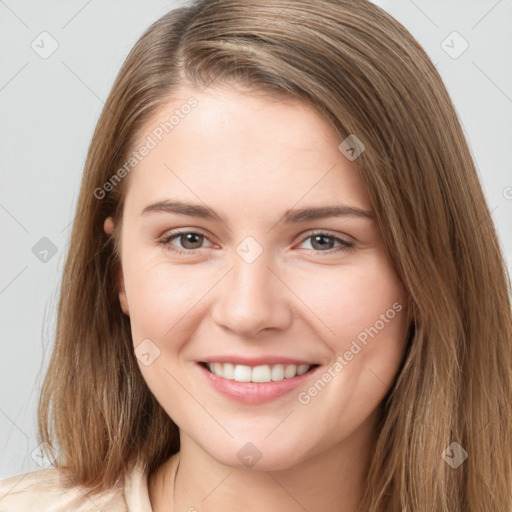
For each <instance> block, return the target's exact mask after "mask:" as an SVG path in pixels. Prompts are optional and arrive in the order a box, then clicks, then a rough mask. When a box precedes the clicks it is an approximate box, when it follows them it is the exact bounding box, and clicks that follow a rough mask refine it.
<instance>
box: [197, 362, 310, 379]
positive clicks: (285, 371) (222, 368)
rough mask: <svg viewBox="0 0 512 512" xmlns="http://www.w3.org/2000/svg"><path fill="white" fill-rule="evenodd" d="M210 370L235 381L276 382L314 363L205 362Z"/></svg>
mask: <svg viewBox="0 0 512 512" xmlns="http://www.w3.org/2000/svg"><path fill="white" fill-rule="evenodd" d="M205 364H206V366H207V368H208V369H209V370H210V372H212V373H214V374H215V375H217V376H218V377H222V378H223V379H227V380H234V381H236V382H261V383H263V382H278V381H281V380H284V379H292V378H293V377H296V376H298V375H302V374H303V373H306V372H307V371H308V370H310V369H311V368H312V366H314V365H309V364H301V365H296V364H286V365H285V364H274V365H268V364H264V365H259V366H247V365H243V364H233V363H217V362H214V363H205Z"/></svg>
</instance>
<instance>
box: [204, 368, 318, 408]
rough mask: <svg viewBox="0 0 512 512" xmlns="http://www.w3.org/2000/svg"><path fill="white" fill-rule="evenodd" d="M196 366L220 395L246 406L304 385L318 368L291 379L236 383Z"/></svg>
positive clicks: (270, 398)
mask: <svg viewBox="0 0 512 512" xmlns="http://www.w3.org/2000/svg"><path fill="white" fill-rule="evenodd" d="M197 366H198V367H199V369H200V370H201V373H202V374H203V375H204V377H205V378H206V380H207V381H208V383H209V384H210V385H211V386H213V388H214V389H216V390H217V391H218V392H220V393H221V394H223V395H225V396H227V397H229V398H233V399H235V400H238V401H239V402H243V403H246V404H261V403H264V402H270V401H271V400H274V399H275V398H278V397H280V396H283V395H285V394H286V393H289V392H290V391H293V390H294V389H295V388H297V387H298V386H300V385H301V384H304V382H305V381H306V380H307V379H309V378H310V377H311V376H312V375H313V374H314V373H316V371H317V370H318V369H319V368H320V366H316V367H315V368H313V369H311V370H308V371H307V372H306V373H303V374H302V375H297V376H296V377H292V378H291V379H283V380H279V381H276V382H274V381H271V382H261V383H258V382H238V381H236V380H230V379H223V378H222V377H219V376H218V375H215V374H214V373H212V372H210V371H209V370H208V369H206V368H205V367H204V366H203V365H202V364H199V363H197Z"/></svg>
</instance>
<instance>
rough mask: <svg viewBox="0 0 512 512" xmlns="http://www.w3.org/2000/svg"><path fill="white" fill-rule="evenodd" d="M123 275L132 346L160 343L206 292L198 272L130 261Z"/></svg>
mask: <svg viewBox="0 0 512 512" xmlns="http://www.w3.org/2000/svg"><path fill="white" fill-rule="evenodd" d="M127 268H128V269H131V270H129V271H128V272H126V273H125V287H126V293H127V297H128V304H129V308H130V322H131V325H132V331H133V333H134V342H135V341H136V340H137V339H138V338H141V337H142V338H146V337H147V338H154V339H155V340H163V339H165V338H166V337H167V336H169V335H170V333H171V331H172V330H173V329H178V327H179V324H180V322H181V320H182V319H183V318H184V317H185V315H187V314H188V313H189V312H190V311H191V310H192V309H193V307H194V304H196V303H197V301H198V300H199V299H200V298H201V296H203V295H204V294H205V293H206V292H207V291H208V286H207V284H208V283H207V280H206V279H205V278H204V276H203V275H202V273H201V272H184V271H183V269H182V268H181V267H180V266H179V265H174V266H172V265H170V264H169V263H166V262H162V261H161V258H160V260H159V261H154V260H151V259H150V258H147V259H144V258H133V259H132V260H131V261H130V262H129V264H128V262H127Z"/></svg>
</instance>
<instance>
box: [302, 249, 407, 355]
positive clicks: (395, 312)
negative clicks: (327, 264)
mask: <svg viewBox="0 0 512 512" xmlns="http://www.w3.org/2000/svg"><path fill="white" fill-rule="evenodd" d="M294 286H295V287H294V291H295V293H296V294H297V295H298V296H299V297H301V298H303V301H304V302H305V303H306V304H307V306H308V307H309V309H310V310H311V312H312V313H314V315H311V313H310V314H309V317H310V318H315V320H313V321H314V322H315V325H318V327H317V328H316V330H317V331H318V332H321V333H322V338H323V339H325V340H329V345H331V348H332V349H335V351H336V353H340V352H341V353H343V352H344V351H345V350H348V349H349V348H350V342H351V341H352V340H355V339H358V340H360V341H361V342H362V343H364V341H365V340H368V339H372V338H376V337H381V338H383V337H391V338H394V337H396V335H399V334H400V333H401V332H402V330H403V327H404V325H403V324H404V323H405V320H403V317H405V314H404V311H405V302H406V297H407V294H406V291H405V288H404V287H403V284H402V282H401V281H400V279H399V278H398V276H397V275H396V273H395V272H394V270H393V268H392V267H390V266H388V265H387V262H384V261H382V260H381V259H379V258H375V259H374V260H369V261H366V262H364V265H363V264H360V265H350V266H349V265H347V266H345V267H340V268H339V269H336V270H333V271H329V272H324V273H322V274H319V273H316V274H315V275H314V276H313V275H311V276H309V277H304V276H303V277H300V278H298V279H297V278H296V279H295V281H294ZM383 333H386V334H385V335H384V334H383Z"/></svg>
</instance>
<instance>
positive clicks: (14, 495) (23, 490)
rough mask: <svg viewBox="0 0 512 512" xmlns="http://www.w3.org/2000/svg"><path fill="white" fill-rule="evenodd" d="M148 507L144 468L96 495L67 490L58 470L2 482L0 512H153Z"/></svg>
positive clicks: (82, 490) (37, 472)
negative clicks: (38, 511)
mask: <svg viewBox="0 0 512 512" xmlns="http://www.w3.org/2000/svg"><path fill="white" fill-rule="evenodd" d="M145 499H146V500H147V501H144V500H145ZM132 505H133V506H135V507H137V508H132ZM148 506H149V498H148V492H147V480H146V479H145V474H144V472H143V471H142V468H141V466H140V465H136V466H134V467H133V468H132V470H131V471H130V473H129V474H128V475H127V478H126V481H125V482H124V483H120V484H119V485H116V486H115V487H113V488H111V489H108V490H106V491H102V492H100V493H96V494H91V493H90V492H87V490H85V488H82V487H81V486H76V487H69V486H67V485H66V481H65V478H64V476H63V474H62V472H61V471H60V470H59V469H57V468H51V469H42V470H39V471H32V472H30V473H23V474H19V475H16V476H12V477H9V478H7V479H4V480H1V481H0V512H27V511H31V510H44V511H47V512H69V511H76V512H89V511H91V512H92V511H94V512H97V511H98V510H102V511H103V512H131V511H132V510H137V512H139V511H140V512H146V511H147V512H151V508H150V507H148Z"/></svg>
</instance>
